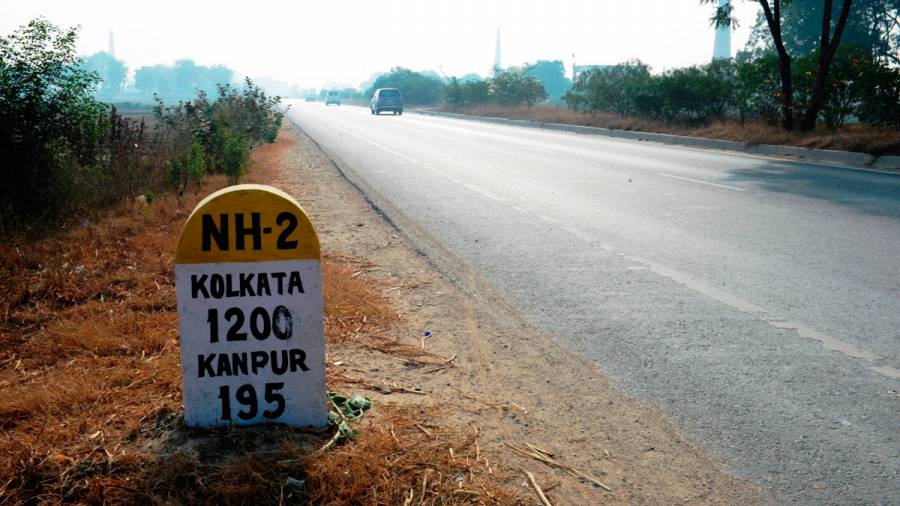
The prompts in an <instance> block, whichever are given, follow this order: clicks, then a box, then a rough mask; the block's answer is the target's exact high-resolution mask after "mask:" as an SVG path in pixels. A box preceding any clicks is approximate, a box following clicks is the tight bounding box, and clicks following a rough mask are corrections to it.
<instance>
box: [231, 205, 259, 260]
mask: <svg viewBox="0 0 900 506" xmlns="http://www.w3.org/2000/svg"><path fill="white" fill-rule="evenodd" d="M247 235H249V236H250V237H251V238H252V239H253V249H254V250H259V249H262V226H261V225H260V224H259V213H250V228H244V215H243V214H241V213H238V214H235V215H234V236H235V237H234V239H235V245H234V249H236V250H238V251H243V250H244V236H247Z"/></svg>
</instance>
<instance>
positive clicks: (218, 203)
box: [175, 184, 321, 264]
mask: <svg viewBox="0 0 900 506" xmlns="http://www.w3.org/2000/svg"><path fill="white" fill-rule="evenodd" d="M320 256H321V255H320V251H319V236H318V235H316V229H315V228H314V227H313V225H312V222H311V221H309V216H308V215H307V214H306V211H304V210H303V208H302V207H300V204H299V203H297V201H296V200H294V198H293V197H291V196H290V195H288V194H287V193H285V192H283V191H281V190H279V189H277V188H272V187H271V186H266V185H260V184H240V185H235V186H229V187H228V188H224V189H222V190H219V191H217V192H215V193H213V194H211V195H209V196H207V197H206V198H205V199H203V200H202V201H201V202H200V203H199V204H197V207H195V208H194V211H193V212H191V215H190V216H189V217H188V219H187V222H185V224H184V228H183V229H182V230H181V237H180V238H179V239H178V250H177V251H176V253H175V263H178V264H198V263H221V262H261V261H267V260H299V259H319V258H320Z"/></svg>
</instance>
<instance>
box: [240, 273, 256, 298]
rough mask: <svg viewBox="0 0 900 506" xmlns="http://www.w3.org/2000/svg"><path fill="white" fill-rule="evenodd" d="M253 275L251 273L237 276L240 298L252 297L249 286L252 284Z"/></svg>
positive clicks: (251, 287)
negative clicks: (239, 285)
mask: <svg viewBox="0 0 900 506" xmlns="http://www.w3.org/2000/svg"><path fill="white" fill-rule="evenodd" d="M253 276H254V274H253V273H252V272H251V273H249V274H248V273H243V272H242V273H241V274H240V276H239V278H238V279H239V280H240V283H241V297H253V295H254V294H253V285H252V284H250V283H252V282H253Z"/></svg>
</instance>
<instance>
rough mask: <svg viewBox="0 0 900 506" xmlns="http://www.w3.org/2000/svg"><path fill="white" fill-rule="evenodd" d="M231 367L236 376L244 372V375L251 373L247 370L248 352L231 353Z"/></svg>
mask: <svg viewBox="0 0 900 506" xmlns="http://www.w3.org/2000/svg"><path fill="white" fill-rule="evenodd" d="M231 367H232V369H233V371H231V372H233V373H234V375H235V376H238V375H241V374H243V375H244V376H246V375H248V374H250V373H249V372H247V353H246V352H244V353H232V354H231Z"/></svg>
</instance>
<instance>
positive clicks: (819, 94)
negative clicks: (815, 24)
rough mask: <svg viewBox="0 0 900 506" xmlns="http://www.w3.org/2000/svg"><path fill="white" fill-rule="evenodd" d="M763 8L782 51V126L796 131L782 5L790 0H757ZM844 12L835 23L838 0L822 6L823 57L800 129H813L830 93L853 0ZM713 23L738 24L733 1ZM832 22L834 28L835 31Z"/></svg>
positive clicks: (846, 2) (845, 2) (844, 6)
mask: <svg viewBox="0 0 900 506" xmlns="http://www.w3.org/2000/svg"><path fill="white" fill-rule="evenodd" d="M754 1H756V2H757V3H759V5H760V7H762V10H763V14H764V16H765V18H766V24H767V25H768V27H769V33H770V34H771V35H772V42H773V44H774V46H775V51H776V52H777V53H778V73H779V75H780V76H781V126H782V128H784V129H785V130H794V129H795V127H796V126H798V125H795V122H794V119H795V113H794V109H795V105H794V86H793V83H792V81H791V55H790V54H789V53H788V51H787V49H786V48H785V45H784V38H783V36H782V25H781V23H782V15H781V14H782V12H781V11H782V9H781V8H782V5H784V4H787V3H788V2H790V0H771V1H770V0H754ZM842 2H843V3H842V5H841V10H840V14H839V16H838V18H837V22H836V23H832V12H833V7H834V0H824V6H823V9H822V24H821V33H820V37H819V48H818V50H819V59H818V64H817V67H816V77H815V81H814V83H813V87H812V90H811V92H810V102H809V105H808V106H807V108H806V111H804V112H803V114H802V115H801V116H800V117H799V119H800V123H799V128H800V130H804V131H807V130H813V129H814V128H815V127H816V118H817V117H818V115H819V111H821V110H822V106H823V105H824V103H825V98H826V95H827V93H828V89H827V84H828V71H829V69H830V68H831V62H832V60H833V59H834V54H835V52H837V49H838V46H840V43H841V35H842V34H843V33H844V27H845V26H846V25H847V18H848V17H849V16H850V7H851V5H852V3H853V0H842ZM700 3H703V4H710V3H718V2H717V0H700ZM711 21H712V23H713V24H714V25H715V26H716V28H719V27H732V26H736V22H737V21H736V20H735V18H734V10H733V7H732V5H731V4H730V3H727V4H725V5H720V6H717V7H716V12H715V14H714V15H713V17H712V18H711ZM832 24H834V31H833V32H832Z"/></svg>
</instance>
